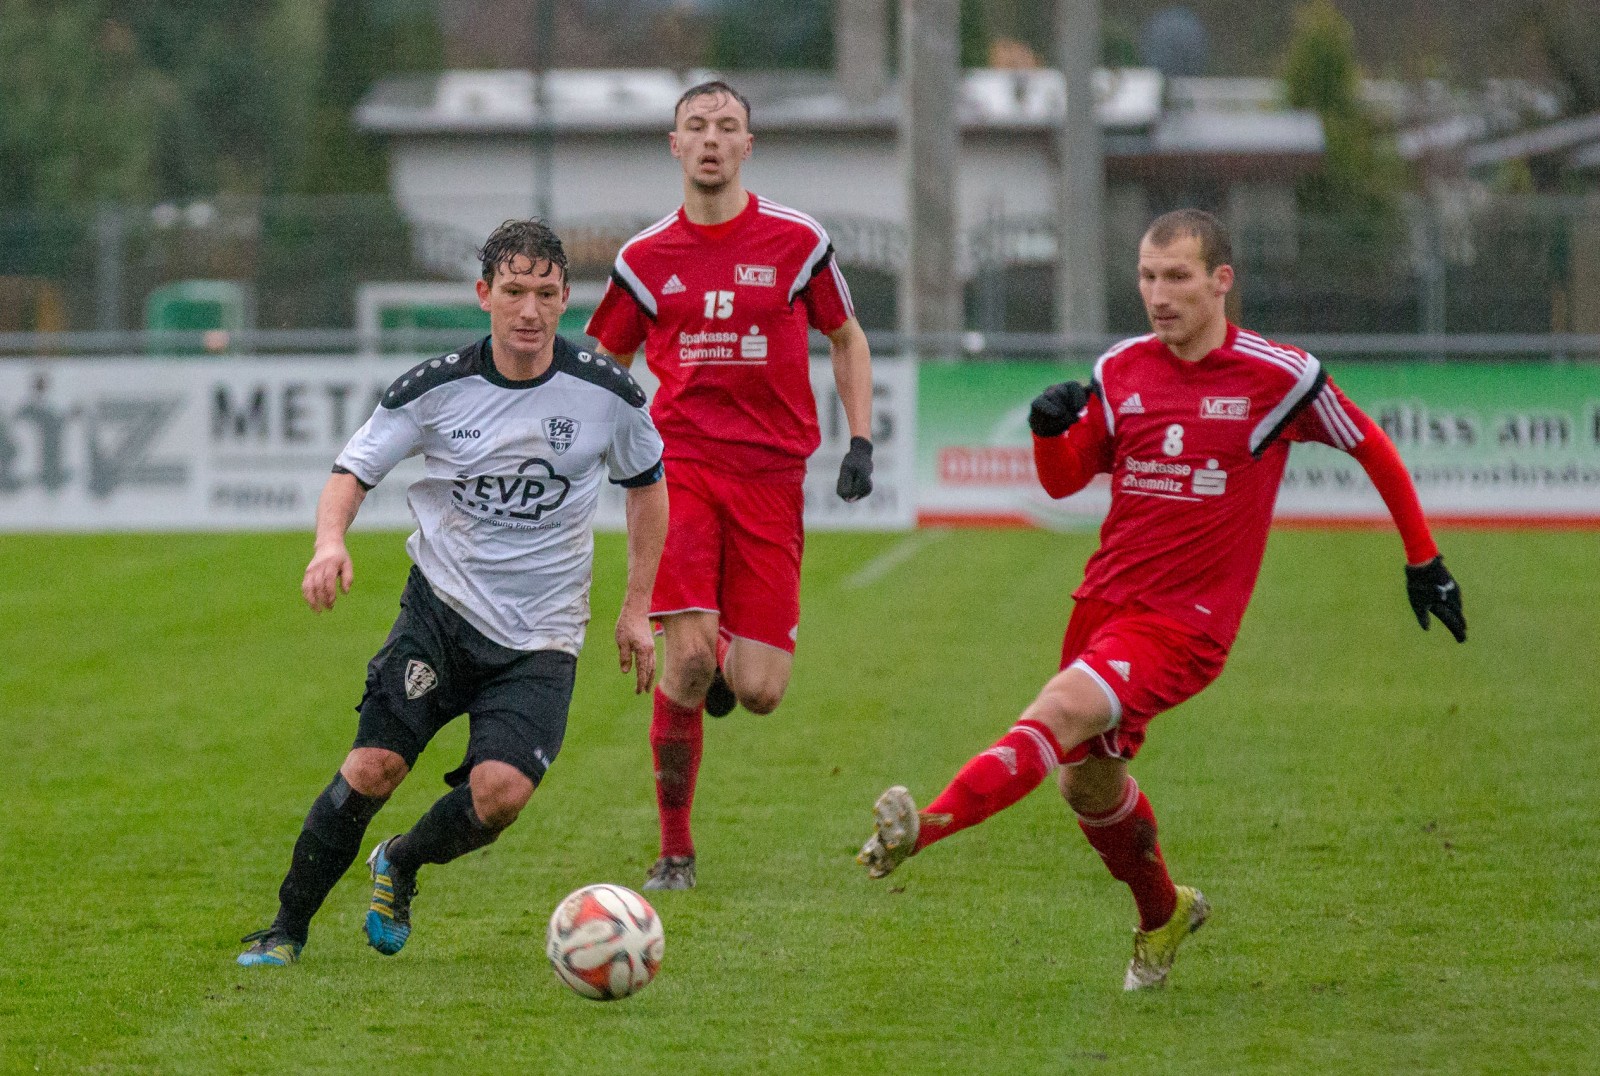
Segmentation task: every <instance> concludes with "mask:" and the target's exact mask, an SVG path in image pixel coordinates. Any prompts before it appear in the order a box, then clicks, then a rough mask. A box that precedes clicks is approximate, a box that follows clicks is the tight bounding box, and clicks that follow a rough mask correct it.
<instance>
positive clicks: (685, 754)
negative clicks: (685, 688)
mask: <svg viewBox="0 0 1600 1076" xmlns="http://www.w3.org/2000/svg"><path fill="white" fill-rule="evenodd" d="M703 733H704V721H703V720H702V719H701V707H699V706H696V707H693V708H690V707H688V706H680V705H678V704H677V703H676V702H674V701H673V700H672V699H670V698H668V697H667V693H666V692H664V691H662V690H661V689H660V688H659V687H657V688H656V695H655V709H654V711H653V713H652V715H651V718H650V754H651V757H652V758H653V759H654V760H655V765H656V809H657V810H658V811H659V812H660V815H661V854H662V855H664V856H692V855H694V838H693V837H691V836H690V834H689V810H690V808H692V807H693V806H694V782H695V778H696V777H697V776H699V774H700V749H701V745H702V743H703V740H702V736H703Z"/></svg>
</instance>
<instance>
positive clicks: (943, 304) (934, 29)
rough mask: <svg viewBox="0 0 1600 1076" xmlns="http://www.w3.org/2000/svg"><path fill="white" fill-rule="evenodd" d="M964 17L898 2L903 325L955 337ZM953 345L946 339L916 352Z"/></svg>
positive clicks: (948, 9)
mask: <svg viewBox="0 0 1600 1076" xmlns="http://www.w3.org/2000/svg"><path fill="white" fill-rule="evenodd" d="M960 20H961V5H960V0H900V72H901V103H900V159H901V163H902V167H903V168H904V169H905V192H906V223H907V225H908V242H907V250H906V266H905V270H904V271H903V272H902V273H901V276H900V328H901V331H902V332H903V333H906V334H908V335H911V336H917V335H923V334H939V335H942V336H945V338H946V339H947V340H949V341H951V342H953V341H954V338H955V335H956V334H957V333H959V332H960V331H961V326H962V323H963V321H964V320H965V319H964V317H963V309H962V307H963V304H962V286H961V284H962V282H961V270H962V261H961V245H960V242H959V232H958V220H959V216H958V213H957V201H956V193H957V192H956V181H957V157H958V154H959V153H960V149H961V132H960V127H959V121H958V115H957V105H958V103H959V97H960V88H961V53H960ZM953 351H954V349H953V347H952V346H950V345H948V344H947V345H945V346H944V347H942V348H933V349H920V352H919V353H920V355H921V357H932V356H938V355H950V354H953Z"/></svg>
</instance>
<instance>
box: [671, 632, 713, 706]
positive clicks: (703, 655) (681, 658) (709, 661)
mask: <svg viewBox="0 0 1600 1076" xmlns="http://www.w3.org/2000/svg"><path fill="white" fill-rule="evenodd" d="M716 674H717V651H716V647H715V646H700V645H695V644H689V645H685V646H679V647H678V648H677V649H676V651H673V650H668V651H667V669H666V679H667V680H669V681H671V683H672V685H673V686H675V687H677V688H678V689H679V690H680V691H681V692H683V693H684V694H686V695H691V696H694V697H699V698H703V697H704V696H705V693H706V690H707V689H708V688H710V687H711V678H712V677H713V676H715V675H716Z"/></svg>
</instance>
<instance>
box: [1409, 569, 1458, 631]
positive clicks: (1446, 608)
mask: <svg viewBox="0 0 1600 1076" xmlns="http://www.w3.org/2000/svg"><path fill="white" fill-rule="evenodd" d="M1406 597H1408V598H1410V599H1411V611H1412V612H1414V613H1416V614H1417V623H1418V624H1421V625H1422V630H1423V631H1427V630H1428V614H1429V613H1432V614H1433V615H1434V616H1436V617H1438V618H1439V623H1441V624H1443V625H1444V626H1445V627H1447V628H1449V629H1450V634H1451V635H1454V636H1455V637H1456V642H1458V643H1464V642H1466V641H1467V618H1466V614H1464V613H1463V612H1462V611H1461V588H1460V587H1459V586H1457V585H1456V581H1455V578H1454V577H1453V576H1451V574H1450V570H1449V569H1448V568H1446V567H1445V566H1444V558H1443V557H1434V558H1433V559H1432V560H1430V561H1428V563H1426V564H1419V565H1417V566H1416V567H1412V566H1411V565H1409V564H1407V565H1406Z"/></svg>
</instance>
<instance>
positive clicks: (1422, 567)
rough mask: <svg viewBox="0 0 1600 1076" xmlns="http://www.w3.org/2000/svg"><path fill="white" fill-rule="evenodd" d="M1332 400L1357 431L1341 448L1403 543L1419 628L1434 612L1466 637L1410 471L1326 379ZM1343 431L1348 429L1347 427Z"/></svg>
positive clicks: (1457, 595) (1456, 588) (1457, 593)
mask: <svg viewBox="0 0 1600 1076" xmlns="http://www.w3.org/2000/svg"><path fill="white" fill-rule="evenodd" d="M1329 388H1330V389H1331V390H1332V397H1333V400H1334V403H1335V404H1336V405H1337V407H1338V417H1337V418H1336V419H1335V422H1339V421H1341V420H1344V419H1348V421H1349V423H1350V425H1351V426H1353V427H1354V428H1355V429H1356V430H1357V431H1358V432H1359V433H1360V435H1361V436H1360V440H1358V441H1357V442H1356V443H1355V444H1353V445H1350V446H1349V447H1347V448H1346V451H1347V452H1349V453H1350V456H1351V458H1353V459H1354V460H1355V461H1356V462H1357V463H1359V464H1361V469H1362V470H1363V471H1365V472H1367V477H1368V478H1370V479H1371V480H1372V484H1373V485H1374V486H1375V487H1377V490H1378V495H1379V496H1380V497H1382V498H1383V503H1384V505H1385V506H1386V507H1387V508H1388V509H1389V515H1390V517H1391V518H1392V519H1393V520H1394V524H1395V529H1397V530H1398V531H1399V532H1400V540H1401V541H1402V542H1403V543H1404V544H1405V548H1406V600H1407V601H1408V602H1410V604H1411V611H1412V612H1413V613H1415V614H1416V617H1417V623H1418V624H1420V625H1421V626H1422V630H1423V631H1427V630H1428V627H1429V622H1428V617H1429V615H1430V614H1431V615H1433V616H1436V617H1438V618H1439V623H1441V624H1443V625H1444V626H1445V627H1446V628H1447V629H1449V631H1450V634H1451V635H1453V636H1455V640H1456V642H1458V643H1464V642H1466V641H1467V617H1466V613H1465V612H1464V611H1463V609H1462V606H1461V587H1460V585H1459V584H1457V583H1456V581H1455V577H1454V576H1452V575H1451V574H1450V570H1449V569H1448V568H1446V567H1445V566H1444V558H1443V557H1441V556H1440V555H1439V547H1438V545H1436V544H1435V543H1434V540H1433V534H1432V532H1431V531H1430V530H1429V529H1428V520H1427V517H1426V516H1425V515H1424V514H1423V511H1422V501H1421V500H1420V499H1419V498H1418V497H1417V487H1416V485H1415V484H1414V483H1413V482H1412V481H1411V472H1410V471H1409V470H1407V469H1406V465H1405V461H1404V460H1402V459H1401V458H1400V450H1399V449H1397V448H1396V447H1395V445H1394V442H1393V441H1391V440H1390V439H1389V435H1388V434H1386V433H1384V432H1383V429H1382V428H1381V427H1379V425H1378V424H1377V423H1376V422H1373V421H1372V419H1371V418H1370V417H1368V416H1367V415H1366V414H1365V413H1364V412H1363V411H1362V410H1361V409H1360V408H1358V407H1357V406H1356V405H1355V404H1353V403H1351V402H1350V401H1349V399H1348V398H1346V397H1345V395H1344V394H1343V393H1342V392H1339V390H1338V389H1337V388H1334V387H1333V386H1332V383H1331V382H1330V383H1329ZM1347 434H1348V430H1347Z"/></svg>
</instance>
